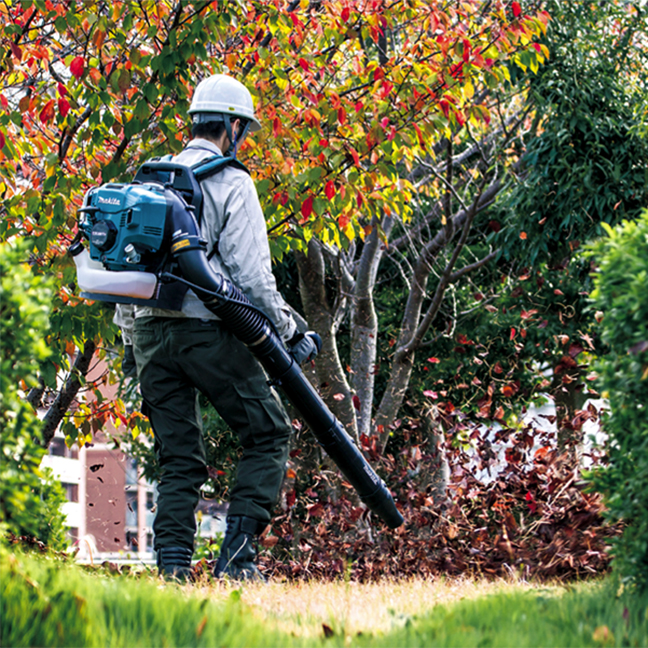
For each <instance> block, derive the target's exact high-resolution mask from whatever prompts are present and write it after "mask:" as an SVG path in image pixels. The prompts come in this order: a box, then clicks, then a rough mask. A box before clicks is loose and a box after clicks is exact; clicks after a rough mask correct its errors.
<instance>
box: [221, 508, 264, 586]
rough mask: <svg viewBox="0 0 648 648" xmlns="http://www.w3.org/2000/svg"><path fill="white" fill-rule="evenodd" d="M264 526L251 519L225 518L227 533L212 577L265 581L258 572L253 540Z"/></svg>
mask: <svg viewBox="0 0 648 648" xmlns="http://www.w3.org/2000/svg"><path fill="white" fill-rule="evenodd" d="M264 526H265V525H264V524H262V523H261V522H259V521H258V520H255V519H254V518H251V517H246V516H244V515H231V516H228V517H227V531H226V532H225V538H224V539H223V544H222V546H221V552H220V556H219V557H218V560H217V561H216V567H214V576H216V578H223V577H224V576H229V577H230V578H233V579H234V580H265V578H264V577H263V575H262V574H261V572H260V571H259V570H258V568H257V566H256V564H255V560H256V549H255V547H254V540H255V538H256V536H257V535H258V534H259V533H260V532H261V531H262V530H263V527H264Z"/></svg>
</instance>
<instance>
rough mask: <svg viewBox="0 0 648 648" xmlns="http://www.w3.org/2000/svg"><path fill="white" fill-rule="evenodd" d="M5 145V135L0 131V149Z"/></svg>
mask: <svg viewBox="0 0 648 648" xmlns="http://www.w3.org/2000/svg"><path fill="white" fill-rule="evenodd" d="M4 145H5V136H4V133H1V132H0V149H3V148H4Z"/></svg>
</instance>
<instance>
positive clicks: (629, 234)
mask: <svg viewBox="0 0 648 648" xmlns="http://www.w3.org/2000/svg"><path fill="white" fill-rule="evenodd" d="M606 230H607V232H608V235H609V236H608V238H604V239H601V240H599V241H597V242H595V243H594V244H592V245H591V246H590V254H591V255H592V256H593V257H594V260H595V263H596V265H597V266H598V270H597V272H596V274H595V283H594V286H595V289H594V291H593V292H592V295H591V297H592V300H593V307H594V309H596V310H599V311H602V313H603V319H602V328H601V337H602V340H603V342H604V343H605V344H606V345H608V346H609V353H607V354H606V355H605V356H604V357H602V358H601V360H600V361H599V363H598V366H597V370H598V373H599V383H598V386H599V387H600V389H601V393H602V395H603V396H604V397H606V398H607V399H608V402H609V407H610V414H609V416H607V417H606V419H605V420H604V430H605V432H606V433H607V434H608V440H607V442H606V450H607V455H608V458H609V465H608V466H607V467H605V468H600V469H597V470H595V471H594V472H593V473H592V484H593V486H594V488H596V489H597V490H598V491H600V492H601V493H603V495H604V496H605V498H606V503H607V506H608V509H609V515H610V517H611V518H612V519H613V520H622V521H623V522H624V523H625V525H626V526H625V529H624V532H623V535H622V536H621V537H620V538H618V539H616V540H614V541H613V555H614V566H615V569H616V571H617V572H618V574H619V575H620V576H621V578H622V579H623V582H626V583H633V584H635V585H637V586H638V587H639V588H640V589H644V590H646V589H648V416H647V414H648V412H647V408H648V211H644V212H643V214H642V215H641V217H640V218H639V219H638V220H637V221H634V222H624V223H622V224H621V225H619V226H618V227H617V228H615V229H612V228H611V227H609V226H608V227H606Z"/></svg>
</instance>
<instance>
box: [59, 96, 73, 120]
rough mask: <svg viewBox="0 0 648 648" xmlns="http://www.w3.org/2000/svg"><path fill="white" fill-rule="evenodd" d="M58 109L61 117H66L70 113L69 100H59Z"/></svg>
mask: <svg viewBox="0 0 648 648" xmlns="http://www.w3.org/2000/svg"><path fill="white" fill-rule="evenodd" d="M58 109H59V113H60V114H61V117H65V116H66V115H67V114H68V113H69V112H70V102H69V101H68V100H67V99H64V98H63V97H61V98H60V99H59V100H58Z"/></svg>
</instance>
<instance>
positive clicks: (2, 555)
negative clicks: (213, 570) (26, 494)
mask: <svg viewBox="0 0 648 648" xmlns="http://www.w3.org/2000/svg"><path fill="white" fill-rule="evenodd" d="M617 594H618V592H617V591H615V588H614V587H613V585H612V582H611V581H610V580H601V581H596V582H595V581H589V582H584V583H579V584H574V585H569V586H564V585H552V586H547V585H533V584H529V583H526V582H516V581H501V580H500V581H485V580H469V579H465V580H445V579H438V580H435V581H430V580H407V581H384V582H380V583H375V584H360V583H351V582H349V583H346V582H337V583H316V582H313V583H280V582H271V583H269V584H266V585H263V584H246V585H243V586H237V585H234V584H222V583H215V584H214V583H209V582H208V581H207V580H204V581H203V582H199V583H197V584H195V585H185V586H178V585H174V584H167V583H164V582H163V581H161V580H159V579H157V578H154V577H152V576H150V575H149V576H147V575H143V576H141V577H139V578H133V577H132V576H129V577H125V576H119V577H116V576H110V575H108V574H105V573H102V572H100V571H99V572H93V573H87V572H84V571H83V570H82V569H80V568H79V567H76V566H73V565H66V564H63V563H61V562H60V561H59V560H58V559H54V558H45V557H34V556H24V555H22V554H19V553H10V552H9V551H7V550H6V549H2V550H0V604H1V607H0V613H1V615H0V645H1V646H3V647H7V648H8V647H13V646H16V647H18V646H32V647H37V646H47V647H48V648H54V647H56V646H75V647H81V646H109V647H110V648H118V647H120V646H124V647H129V648H130V647H138V646H142V647H148V648H150V647H155V646H214V647H216V646H219V647H223V648H225V647H228V646H281V647H283V646H345V647H346V646H352V647H353V646H358V647H361V646H362V647H364V646H367V647H374V646H385V647H387V646H390V647H395V646H411V647H418V646H512V647H517V646H648V596H644V597H638V596H636V595H635V596H630V595H629V594H628V593H622V594H621V595H620V596H617Z"/></svg>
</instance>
